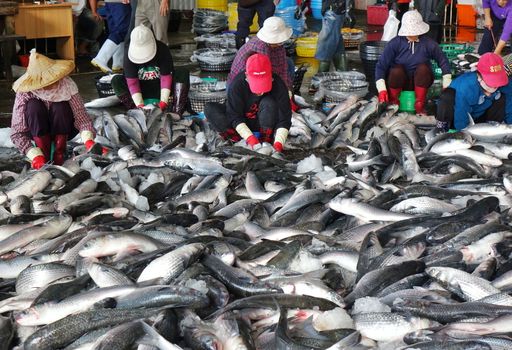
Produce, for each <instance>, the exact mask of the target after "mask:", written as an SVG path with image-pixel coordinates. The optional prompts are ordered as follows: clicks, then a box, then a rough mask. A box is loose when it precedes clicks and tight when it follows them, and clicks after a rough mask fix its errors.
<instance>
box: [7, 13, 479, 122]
mask: <svg viewBox="0 0 512 350" xmlns="http://www.w3.org/2000/svg"><path fill="white" fill-rule="evenodd" d="M356 15H357V16H356V20H357V22H356V28H359V29H362V30H363V31H364V32H365V39H366V40H379V39H380V37H381V36H382V30H383V27H382V26H367V25H366V12H364V11H357V13H356ZM191 25H192V21H191V20H190V19H182V20H181V23H180V26H179V29H178V31H177V32H169V42H170V43H171V52H172V55H173V60H174V64H175V66H185V67H187V68H188V69H189V70H190V71H191V73H192V74H194V75H198V76H213V77H217V78H221V79H222V78H225V76H226V75H227V73H203V72H201V71H200V70H199V67H198V65H197V64H196V63H191V62H190V56H191V55H192V52H193V51H194V50H195V49H196V47H197V46H196V42H195V41H194V37H195V36H196V35H195V34H193V33H191V31H190V29H191ZM307 25H308V30H311V31H320V29H321V21H320V20H315V19H313V18H308V21H307ZM429 35H431V36H432V37H433V38H435V39H436V40H437V41H439V42H467V43H470V44H472V45H474V46H476V45H477V42H478V40H479V38H480V37H481V33H479V32H478V31H477V30H475V29H474V28H463V27H456V26H446V27H443V26H432V28H431V32H430V33H429ZM28 45H30V44H27V46H28ZM28 50H30V48H27V51H28ZM347 58H348V68H349V69H355V70H358V71H361V72H364V70H363V66H362V63H361V59H360V57H359V50H357V49H352V50H348V51H347ZM294 59H295V62H296V64H297V65H299V64H302V63H307V64H308V65H309V68H308V71H307V72H306V74H305V77H304V80H303V84H302V88H301V94H302V95H303V96H304V97H305V98H306V99H311V97H310V96H308V93H307V91H308V89H309V84H310V80H311V77H312V76H313V75H314V74H315V73H316V72H317V70H318V61H317V60H316V59H314V58H304V57H295V58H294ZM89 62H90V59H89V58H83V57H77V59H76V66H77V69H76V72H75V73H74V74H73V75H72V78H73V79H74V81H75V82H76V83H77V84H78V87H79V91H80V93H81V95H82V97H83V98H84V100H85V101H90V100H92V99H95V98H97V97H98V94H97V90H96V87H95V80H94V78H95V77H96V76H98V75H101V74H102V73H101V72H99V71H98V70H97V69H96V68H94V67H93V66H91V64H90V63H89ZM11 85H12V82H8V81H6V80H0V96H1V98H0V127H6V126H9V125H10V115H11V112H12V107H13V103H14V92H13V91H12V89H11Z"/></svg>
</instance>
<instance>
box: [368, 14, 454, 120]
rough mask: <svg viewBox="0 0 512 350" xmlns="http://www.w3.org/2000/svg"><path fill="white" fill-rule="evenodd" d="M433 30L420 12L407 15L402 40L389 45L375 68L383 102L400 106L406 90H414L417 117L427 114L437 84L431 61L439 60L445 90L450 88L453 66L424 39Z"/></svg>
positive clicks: (399, 33)
mask: <svg viewBox="0 0 512 350" xmlns="http://www.w3.org/2000/svg"><path fill="white" fill-rule="evenodd" d="M429 28H430V27H429V25H428V24H427V23H425V22H423V19H422V17H421V15H420V13H419V12H418V11H416V10H413V11H408V12H407V13H405V14H404V16H403V18H402V27H401V28H400V30H399V31H398V36H397V37H395V38H393V39H392V40H391V41H390V42H389V43H388V44H387V45H386V48H385V49H384V52H383V53H382V55H381V56H380V58H379V61H378V62H377V66H376V67H375V80H376V83H375V84H376V87H377V91H378V92H379V102H390V103H391V104H399V102H398V97H399V96H400V93H401V92H402V90H414V92H415V94H416V103H415V104H414V107H415V110H416V113H418V114H420V115H422V114H426V112H425V102H426V99H427V92H428V88H429V87H430V86H431V85H432V83H433V82H434V73H433V72H432V66H431V63H430V60H435V61H436V62H437V64H438V65H439V67H441V70H442V72H443V88H446V87H448V85H450V83H451V80H452V75H451V71H450V63H449V62H448V59H447V58H446V56H445V54H444V53H443V51H442V50H441V48H440V47H439V44H437V43H436V42H435V41H434V40H432V39H430V38H429V37H427V36H425V35H424V34H426V33H427V32H428V31H429Z"/></svg>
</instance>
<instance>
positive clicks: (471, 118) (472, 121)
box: [468, 112, 475, 126]
mask: <svg viewBox="0 0 512 350" xmlns="http://www.w3.org/2000/svg"><path fill="white" fill-rule="evenodd" d="M468 122H469V124H468V125H469V126H473V125H475V120H474V119H473V117H472V116H471V114H470V113H469V112H468Z"/></svg>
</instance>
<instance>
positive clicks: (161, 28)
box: [134, 0, 171, 45]
mask: <svg viewBox="0 0 512 350" xmlns="http://www.w3.org/2000/svg"><path fill="white" fill-rule="evenodd" d="M170 3H171V0H147V1H140V2H139V1H137V3H136V4H134V6H135V8H136V10H135V11H136V12H135V26H139V25H141V24H143V25H145V26H146V27H150V28H151V29H153V32H154V33H155V37H156V40H158V41H161V42H163V43H164V44H165V45H169V38H168V35H167V29H168V27H169V16H170V14H171V6H170Z"/></svg>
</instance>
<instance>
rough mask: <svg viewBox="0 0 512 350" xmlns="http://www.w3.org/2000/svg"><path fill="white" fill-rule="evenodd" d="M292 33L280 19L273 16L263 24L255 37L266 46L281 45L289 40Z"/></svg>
mask: <svg viewBox="0 0 512 350" xmlns="http://www.w3.org/2000/svg"><path fill="white" fill-rule="evenodd" d="M292 33H293V30H292V28H289V27H287V26H286V24H285V23H284V21H283V19H282V18H280V17H275V16H273V17H269V18H267V19H266V20H265V22H263V28H261V29H260V30H259V31H258V33H257V34H256V36H257V37H258V38H260V40H261V41H264V42H266V43H267V44H281V43H284V42H285V41H286V40H288V39H290V37H291V36H292Z"/></svg>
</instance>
